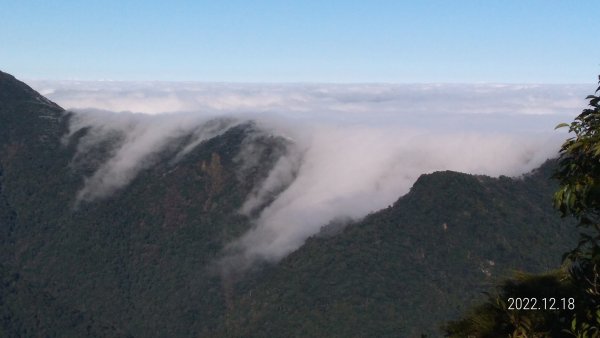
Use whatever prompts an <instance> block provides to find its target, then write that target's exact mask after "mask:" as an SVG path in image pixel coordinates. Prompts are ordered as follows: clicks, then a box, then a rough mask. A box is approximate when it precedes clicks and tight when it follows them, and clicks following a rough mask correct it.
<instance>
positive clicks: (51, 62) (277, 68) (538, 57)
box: [0, 0, 600, 83]
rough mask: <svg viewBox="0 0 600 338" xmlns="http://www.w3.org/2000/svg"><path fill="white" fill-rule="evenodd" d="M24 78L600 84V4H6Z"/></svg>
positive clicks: (11, 65)
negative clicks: (599, 19)
mask: <svg viewBox="0 0 600 338" xmlns="http://www.w3.org/2000/svg"><path fill="white" fill-rule="evenodd" d="M0 5H1V11H0V69H1V70H3V71H6V72H9V73H12V74H14V75H16V76H18V77H21V78H24V79H78V80H99V79H112V80H173V81H181V80H186V81H187V80H191V81H224V82H236V81H240V82H392V83H415V82H416V83H419V82H459V83H470V82H477V83H480V82H494V83H593V82H594V81H595V80H596V74H598V73H600V44H598V43H597V36H596V35H597V33H596V32H597V29H598V22H597V15H596V14H597V13H596V12H597V11H596V10H595V9H597V5H598V4H597V2H596V1H566V0H565V1H516V0H515V1H493V0H490V1H475V0H472V1H460V0H453V1H399V0H396V1H384V0H372V1H366V0H365V1H351V0H346V1H335V0H331V1H324V0H321V1H308V0H307V1H286V0H281V1H261V0H256V1H123V0H121V1H112V0H108V1H27V0H20V1H13V0H1V1H0Z"/></svg>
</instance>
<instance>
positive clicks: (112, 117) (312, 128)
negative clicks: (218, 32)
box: [34, 82, 593, 268]
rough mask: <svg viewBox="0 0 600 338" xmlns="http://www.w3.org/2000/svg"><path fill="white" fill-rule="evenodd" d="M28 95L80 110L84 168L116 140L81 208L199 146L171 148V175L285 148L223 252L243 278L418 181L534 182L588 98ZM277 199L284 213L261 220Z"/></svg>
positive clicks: (308, 88) (321, 93) (144, 87)
mask: <svg viewBox="0 0 600 338" xmlns="http://www.w3.org/2000/svg"><path fill="white" fill-rule="evenodd" d="M34 87H36V89H38V90H41V92H42V93H43V94H45V95H47V96H48V97H49V98H50V99H52V100H53V101H55V102H57V103H58V104H60V105H62V106H64V107H67V108H76V111H77V112H78V113H77V114H76V118H75V119H74V123H73V125H72V130H73V131H76V130H78V129H80V128H82V127H85V126H91V127H92V129H91V132H90V133H89V134H88V136H86V138H84V139H83V140H82V142H81V146H80V147H81V148H80V155H78V156H82V158H84V157H85V156H84V154H86V153H89V151H90V150H91V149H93V148H94V147H95V146H97V145H98V144H99V143H101V142H102V140H106V139H110V138H111V137H112V136H114V135H118V136H119V137H118V138H117V139H118V140H119V141H118V142H117V144H115V145H114V147H113V148H112V150H111V151H110V152H109V154H108V156H107V157H108V158H107V159H105V160H104V161H102V163H101V164H100V165H99V166H98V167H97V169H96V170H95V171H94V172H93V173H92V174H91V175H90V177H88V179H87V180H86V184H85V186H84V187H83V188H82V190H81V191H80V192H79V199H80V200H82V201H90V200H93V199H95V198H103V197H106V196H109V195H110V194H111V193H113V192H114V191H116V190H118V189H119V188H121V187H123V186H125V185H127V183H128V182H130V181H131V180H132V179H133V178H134V177H135V176H136V174H137V173H138V172H139V171H140V170H142V169H143V168H146V167H148V166H150V165H152V163H154V161H155V160H156V154H158V153H160V152H161V151H165V150H166V149H169V147H170V146H171V145H172V144H173V142H175V140H178V139H181V137H182V136H184V135H193V136H192V137H189V138H186V141H185V142H184V143H183V144H181V145H180V147H179V148H177V149H178V150H177V151H176V152H175V153H174V154H173V158H172V160H173V161H177V160H178V159H180V158H182V157H183V156H185V154H186V152H188V151H191V150H192V149H193V148H194V147H195V146H196V145H198V144H199V143H200V142H202V141H203V140H206V139H209V138H211V137H214V136H216V135H218V134H219V133H222V132H224V131H225V130H227V129H228V128H230V127H231V126H234V125H236V124H238V123H242V122H243V121H247V120H253V121H255V122H256V123H257V125H258V126H259V128H260V130H262V132H264V133H269V134H277V135H279V136H283V137H285V138H287V139H288V140H290V147H289V151H288V153H287V154H286V155H285V156H283V157H282V158H280V159H279V161H278V162H277V163H276V165H275V166H274V168H273V169H272V170H271V172H270V174H269V176H268V178H267V179H266V180H265V181H264V182H263V183H262V184H261V186H258V187H255V189H254V191H253V192H252V193H251V194H250V195H249V196H248V198H247V200H246V202H245V204H244V205H243V206H241V207H240V212H242V213H246V214H249V215H257V216H256V217H255V219H254V221H253V222H254V226H253V228H252V229H251V230H250V231H249V232H247V233H246V234H245V235H243V236H242V237H241V238H239V239H237V240H236V241H234V242H233V243H230V245H228V247H227V248H226V254H227V257H226V259H224V261H223V262H224V263H225V264H230V265H232V266H235V267H238V268H243V267H245V266H248V265H249V264H251V263H252V262H254V261H256V260H267V261H277V260H279V259H281V258H282V257H284V256H285V255H287V254H288V253H290V252H291V251H293V250H295V249H297V248H298V247H299V246H301V245H302V243H304V241H305V240H306V238H308V237H309V236H311V235H314V234H316V233H317V232H318V231H319V230H320V228H321V227H322V226H323V225H326V224H328V223H329V222H331V221H334V220H337V219H343V218H350V219H360V218H361V217H364V216H365V215H366V214H368V213H369V212H372V211H376V210H378V209H381V208H384V207H387V206H388V205H390V204H392V203H393V202H394V201H396V200H397V199H398V198H399V197H400V196H402V195H403V194H405V193H407V192H408V190H409V189H410V187H411V186H412V184H413V183H414V181H415V180H416V179H417V178H418V177H419V175H421V174H424V173H430V172H433V171H437V170H456V171H461V172H467V173H473V174H486V175H491V176H498V175H509V176H516V175H520V174H522V173H525V172H528V171H530V170H532V169H534V168H536V167H537V166H539V165H540V164H541V163H542V162H543V161H545V160H546V159H547V158H551V157H554V156H556V154H557V150H558V147H559V145H560V143H562V141H563V139H564V138H565V134H564V133H560V132H555V131H553V127H554V126H555V125H556V124H558V123H559V122H564V121H570V120H571V119H572V117H573V116H575V115H576V114H577V113H578V112H579V111H580V110H581V109H582V108H583V107H584V106H585V100H584V97H585V95H586V93H587V92H589V91H591V90H593V89H592V88H590V87H589V86H576V85H571V86H559V85H475V84H474V85H316V84H315V85H305V84H302V85H301V84H288V85H275V84H265V85H250V84H201V83H121V82H115V83H113V82H92V83H74V82H59V83H55V82H52V83H51V82H38V83H34ZM82 108H87V109H83V110H82ZM89 108H95V109H108V110H116V111H136V112H142V113H145V114H133V113H109V112H102V111H97V110H95V111H93V110H89ZM77 109H79V110H77ZM214 117H220V118H225V119H220V120H219V121H222V122H219V123H215V122H214V121H215V120H214V119H213V118H214ZM210 121H213V122H210ZM111 135H112V136H111ZM253 151H256V150H255V149H253V145H252V142H247V144H246V145H245V147H244V149H243V150H242V152H241V153H240V154H239V157H240V158H243V159H244V161H245V162H248V161H251V160H252V153H253ZM273 192H277V193H278V195H277V197H276V199H275V200H274V201H273V202H272V203H270V204H269V205H267V206H266V207H264V208H263V209H260V207H261V206H264V204H265V202H266V201H267V197H269V196H271V194H272V193H273ZM256 211H259V212H258V214H256V213H255V212H256ZM253 212H254V213H253Z"/></svg>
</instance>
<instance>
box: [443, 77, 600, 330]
mask: <svg viewBox="0 0 600 338" xmlns="http://www.w3.org/2000/svg"><path fill="white" fill-rule="evenodd" d="M599 84H600V77H599ZM599 91H600V87H598V88H597V89H596V92H595V93H596V94H597V93H598V92H599ZM587 99H588V100H589V108H586V109H584V110H583V112H582V113H581V114H579V115H578V116H577V117H576V118H575V119H574V121H573V122H572V123H570V124H567V123H561V124H559V125H558V126H557V127H556V128H565V127H568V128H569V132H570V133H572V134H573V136H571V137H569V138H568V139H567V140H566V141H565V142H564V143H563V145H562V147H561V150H560V158H559V162H558V169H557V170H556V172H555V174H554V176H553V177H554V178H556V179H558V181H559V184H560V185H559V188H558V190H557V191H556V192H555V193H554V207H555V208H556V209H557V210H559V211H560V212H561V215H562V216H563V217H566V216H573V217H574V218H575V219H576V220H577V221H578V226H579V227H580V228H581V229H582V233H581V234H580V240H579V243H578V245H577V247H576V248H575V249H573V250H571V251H568V252H567V253H565V254H564V255H563V260H564V265H563V268H562V269H561V270H560V271H558V272H556V274H555V275H554V276H552V278H551V279H547V278H545V276H542V275H538V276H535V275H533V276H530V277H529V278H528V279H527V280H519V279H518V278H517V279H512V280H508V281H505V282H504V284H503V285H502V286H501V287H500V291H499V293H498V295H496V296H494V297H490V299H489V300H488V301H487V302H486V303H484V304H483V305H480V306H478V307H477V308H475V310H473V311H472V313H471V314H469V315H468V316H467V317H466V318H464V319H462V320H459V321H456V322H451V323H449V324H448V325H447V326H446V331H447V333H448V334H450V336H455V337H464V336H469V335H470V336H474V337H506V336H507V335H508V336H509V337H563V336H564V337H573V336H575V337H599V336H600V246H599V240H600V105H599V102H600V97H599V96H597V95H589V96H588V97H587ZM552 285H554V286H552ZM513 286H517V287H516V288H515V287H513ZM532 286H533V287H532ZM548 286H551V287H548ZM523 290H527V291H526V292H523ZM540 290H544V291H543V292H541V293H540ZM509 297H538V298H539V297H544V298H547V297H555V298H557V297H572V298H574V299H575V308H574V309H560V310H558V311H551V312H549V311H534V312H532V311H528V312H523V311H515V310H510V309H507V308H506V303H505V302H504V301H503V300H504V299H508V298H509Z"/></svg>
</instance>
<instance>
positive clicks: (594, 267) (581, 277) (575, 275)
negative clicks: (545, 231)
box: [554, 76, 600, 336]
mask: <svg viewBox="0 0 600 338" xmlns="http://www.w3.org/2000/svg"><path fill="white" fill-rule="evenodd" d="M598 84H599V85H600V76H599V77H598ZM599 91H600V86H599V87H598V88H597V89H596V91H595V93H594V94H595V95H589V96H588V97H587V99H588V100H589V107H588V108H586V109H584V110H583V111H582V112H581V114H579V115H578V116H577V117H576V118H575V120H574V121H573V122H571V124H566V123H563V124H560V125H558V126H557V128H564V127H568V128H569V132H570V133H573V136H572V137H570V138H568V139H567V140H566V141H565V142H564V143H563V145H562V147H561V150H560V159H559V168H558V170H557V172H556V174H555V175H554V177H555V178H557V179H558V180H559V182H560V188H559V189H558V191H557V192H556V193H555V195H554V206H555V207H556V208H557V209H558V210H560V211H561V213H562V216H563V217H566V216H573V217H575V218H576V219H577V220H578V222H579V227H581V228H582V233H581V239H580V241H579V244H578V245H577V247H576V248H575V249H574V250H572V251H571V252H568V253H566V254H565V256H564V257H563V259H565V260H567V261H568V262H569V265H570V269H569V270H570V275H571V278H572V280H573V282H574V283H575V285H577V286H578V287H579V288H580V289H581V290H584V291H585V293H586V294H587V296H588V297H585V298H584V299H583V300H582V301H583V304H580V305H579V306H580V307H584V308H585V311H584V313H583V314H581V315H579V316H575V318H573V321H572V328H571V329H572V331H573V333H574V334H577V335H582V336H585V335H586V334H587V335H588V336H589V335H590V334H593V335H600V245H599V244H600V243H599V242H600V105H599V103H600V97H599V96H598V95H597V94H598V92H599Z"/></svg>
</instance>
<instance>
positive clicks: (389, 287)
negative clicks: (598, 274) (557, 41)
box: [227, 162, 576, 337]
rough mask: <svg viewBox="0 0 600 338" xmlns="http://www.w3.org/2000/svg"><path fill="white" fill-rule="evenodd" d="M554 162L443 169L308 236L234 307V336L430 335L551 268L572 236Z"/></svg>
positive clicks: (231, 326)
mask: <svg viewBox="0 0 600 338" xmlns="http://www.w3.org/2000/svg"><path fill="white" fill-rule="evenodd" d="M554 165H555V163H554V162H547V163H546V164H545V165H544V166H542V167H541V168H540V169H538V170H537V171H535V172H534V173H532V174H530V175H527V176H525V177H524V178H522V179H511V178H507V177H501V178H498V179H495V178H490V177H484V176H473V175H467V174H461V173H456V172H437V173H434V174H430V175H423V176H421V178H419V180H418V181H417V182H416V183H415V184H414V187H413V188H412V190H411V192H410V193H409V194H407V195H406V196H404V197H402V198H400V199H399V200H398V201H397V202H396V203H395V204H394V205H393V206H390V207H389V208H387V209H384V210H382V211H379V212H376V213H374V214H372V215H370V216H368V217H366V218H365V219H364V220H363V221H362V222H359V223H357V224H353V225H350V226H348V227H346V228H345V229H344V230H343V231H342V232H341V233H339V234H337V235H334V236H317V237H314V238H311V239H310V240H309V241H308V242H307V243H306V244H305V245H304V246H303V247H302V248H300V249H299V250H298V251H296V252H294V253H293V254H291V255H290V256H289V257H287V258H286V259H284V260H283V261H282V262H281V263H279V264H278V265H277V266H276V267H273V268H271V269H266V271H263V272H262V275H261V276H259V277H257V280H256V281H255V283H254V285H253V286H252V287H251V288H249V289H248V291H247V292H246V293H245V294H244V295H243V296H241V297H240V298H239V300H238V304H237V307H236V309H237V311H236V312H235V314H233V315H231V316H230V317H229V322H228V323H227V330H229V332H233V334H231V336H254V337H265V336H279V337H286V336H322V337H332V336H336V337H366V336H370V337H396V336H411V337H413V336H419V334H421V333H428V334H431V335H433V336H439V335H440V334H441V333H440V331H438V328H439V326H440V325H441V324H442V323H443V322H444V321H445V320H449V319H451V318H454V317H455V316H457V315H459V314H460V313H461V312H462V311H464V310H465V309H467V308H468V307H469V305H471V304H473V302H475V301H477V300H480V299H482V297H483V294H482V292H484V291H490V289H491V286H492V285H494V283H495V282H497V281H499V280H500V279H501V278H502V277H507V276H510V275H511V274H512V272H513V271H515V270H525V271H530V272H538V271H545V270H547V269H552V268H556V267H558V266H559V264H560V255H561V253H562V252H564V251H566V250H567V249H569V248H570V247H571V246H573V244H574V243H575V241H576V235H575V231H574V226H573V224H570V223H566V222H564V220H562V219H560V217H559V216H558V215H557V214H556V212H555V211H554V210H553V209H552V206H551V200H550V197H551V195H552V191H553V189H554V184H552V183H551V182H550V181H549V175H550V173H551V172H552V168H553V167H554Z"/></svg>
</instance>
